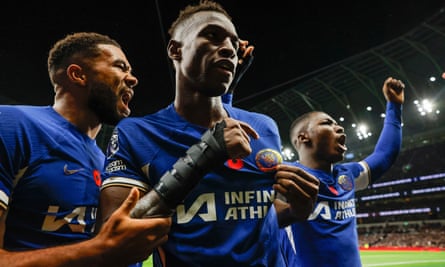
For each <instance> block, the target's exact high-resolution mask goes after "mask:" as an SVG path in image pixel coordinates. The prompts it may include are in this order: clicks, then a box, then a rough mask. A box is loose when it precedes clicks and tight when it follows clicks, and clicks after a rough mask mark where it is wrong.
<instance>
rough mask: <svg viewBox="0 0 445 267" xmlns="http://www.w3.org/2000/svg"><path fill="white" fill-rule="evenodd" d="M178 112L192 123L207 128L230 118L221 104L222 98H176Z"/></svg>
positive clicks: (199, 96) (198, 96) (197, 96)
mask: <svg viewBox="0 0 445 267" xmlns="http://www.w3.org/2000/svg"><path fill="white" fill-rule="evenodd" d="M174 105H175V109H176V112H177V113H178V114H179V115H180V116H181V117H183V118H184V119H185V120H187V121H188V122H190V123H193V124H196V125H200V126H203V127H206V128H211V127H213V126H214V125H215V124H216V123H217V122H219V121H221V120H223V119H224V118H227V117H228V114H227V112H226V111H225V110H224V107H223V105H222V102H221V97H220V96H217V97H203V96H202V95H196V96H193V97H176V98H175V103H174Z"/></svg>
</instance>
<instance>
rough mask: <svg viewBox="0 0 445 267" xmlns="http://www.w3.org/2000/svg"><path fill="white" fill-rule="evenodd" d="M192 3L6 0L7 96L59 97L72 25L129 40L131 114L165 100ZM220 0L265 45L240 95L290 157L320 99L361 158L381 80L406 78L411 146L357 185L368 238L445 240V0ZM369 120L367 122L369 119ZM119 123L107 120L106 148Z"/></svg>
mask: <svg viewBox="0 0 445 267" xmlns="http://www.w3.org/2000/svg"><path fill="white" fill-rule="evenodd" d="M188 2H190V1H174V0H165V1H156V0H153V1H148V2H140V1H139V2H136V1H134V2H131V1H130V2H129V3H128V5H126V7H122V6H113V5H111V4H106V5H101V4H99V3H88V2H85V3H82V2H80V3H79V5H78V6H77V7H70V8H65V7H62V6H61V4H60V5H59V4H50V3H45V2H31V3H27V4H23V3H21V2H19V1H14V2H13V1H5V3H4V4H3V6H4V8H3V10H7V11H8V13H9V14H10V16H8V17H6V16H2V17H1V18H0V31H1V32H2V42H0V59H1V62H2V63H3V64H2V65H1V66H0V68H1V71H0V104H33V105H49V104H51V103H52V98H53V95H52V90H51V86H50V83H49V80H48V78H47V74H46V65H45V64H46V56H47V51H48V49H49V47H50V45H51V44H52V43H53V42H54V41H55V40H57V39H59V38H60V37H62V36H63V35H65V34H66V33H68V32H73V31H80V30H87V31H99V32H102V33H106V34H109V35H111V36H112V37H115V38H116V39H117V40H118V41H119V42H120V43H121V44H122V45H123V47H124V48H125V49H126V52H127V54H128V57H129V59H130V61H131V62H133V68H134V69H135V73H136V75H137V76H138V77H139V78H140V85H139V86H138V88H137V89H136V96H135V99H134V101H133V103H132V108H133V115H134V116H139V115H142V114H146V113H151V112H154V111H155V110H157V109H159V108H162V107H163V106H165V105H167V104H168V103H170V102H171V100H172V99H173V93H174V90H173V89H172V87H173V85H172V75H171V68H170V65H169V64H168V63H167V62H168V61H167V60H166V55H165V48H164V47H165V41H166V39H165V38H166V31H167V28H168V25H169V24H170V23H171V21H172V20H173V19H174V18H175V16H176V14H177V11H178V10H179V8H181V7H183V6H184V5H185V4H186V3H188ZM219 2H220V3H222V4H223V5H224V6H225V7H226V8H227V9H228V10H229V12H230V13H231V14H232V16H233V17H234V22H235V24H237V26H238V27H239V29H240V36H241V37H243V36H246V37H247V38H248V39H249V40H250V41H251V43H252V44H253V45H255V47H256V48H255V51H254V54H255V60H254V63H253V65H252V67H251V69H249V71H248V72H247V74H246V76H245V77H244V79H243V80H242V81H241V83H240V85H239V88H238V90H237V91H236V93H235V97H234V105H235V106H239V107H242V108H246V109H248V110H252V111H257V112H261V113H265V114H268V115H270V116H271V117H272V118H274V119H275V120H276V121H277V124H278V126H279V128H280V131H281V135H282V139H283V154H285V156H286V157H288V159H293V160H296V157H295V155H294V151H293V150H292V149H291V148H290V144H289V141H288V131H287V129H288V127H289V125H290V123H291V121H292V120H293V119H294V118H295V117H296V116H298V115H299V114H302V113H304V112H306V111H310V110H323V111H325V112H327V113H329V114H331V115H332V116H333V117H334V118H335V119H337V120H338V121H339V123H340V124H342V125H344V126H345V129H346V131H347V134H348V140H347V144H348V152H347V154H346V156H347V157H346V159H345V161H352V160H354V161H356V160H360V159H362V158H363V157H364V156H366V155H368V154H369V153H371V152H372V149H373V146H374V144H375V142H376V138H377V137H378V133H379V132H380V129H381V127H382V122H383V118H382V117H381V115H380V114H381V113H382V112H384V107H385V106H384V98H383V96H382V94H381V85H382V83H383V81H384V79H385V78H386V77H387V76H388V75H392V76H394V77H397V78H399V79H401V80H403V81H404V82H405V84H406V96H407V99H406V104H405V105H404V116H403V117H404V125H403V146H402V153H401V155H400V156H399V157H398V159H397V161H396V163H395V164H394V166H392V168H391V169H390V171H389V172H388V173H386V174H385V175H384V176H383V177H382V179H381V180H379V181H378V183H376V184H374V185H372V186H370V187H368V189H366V190H363V191H360V192H358V193H357V199H356V201H357V202H356V207H357V210H356V211H357V217H358V218H357V220H358V232H359V236H360V245H361V246H362V248H363V250H372V249H394V248H397V249H399V250H403V249H405V250H406V249H417V250H425V251H426V250H428V251H431V250H433V251H444V250H445V204H444V201H443V199H444V196H445V131H444V130H445V114H443V113H444V106H445V100H444V99H445V96H444V91H445V79H443V78H442V77H441V76H442V73H444V71H445V5H444V3H443V1H423V2H421V3H419V1H366V2H364V1H361V2H359V3H354V4H348V5H344V6H343V5H340V4H338V5H337V4H335V3H330V5H325V6H320V5H318V4H315V3H312V4H311V3H295V2H297V1H281V2H278V3H277V4H276V5H271V4H270V3H258V2H257V1H250V0H246V1H242V2H240V1H228V0H225V1H224V0H222V1H219ZM166 88H169V90H165V89H166ZM425 99H426V100H428V101H426V102H425V101H424V100H425ZM365 124H366V125H367V128H366V129H365V128H361V127H360V126H361V125H365ZM111 130H112V127H111V126H107V125H105V127H103V130H102V131H101V134H100V136H99V138H98V144H99V145H100V146H101V147H102V148H105V146H106V143H107V140H108V137H109V135H110V132H111ZM442 253H443V252H442ZM442 255H443V254H442ZM444 264H445V263H444Z"/></svg>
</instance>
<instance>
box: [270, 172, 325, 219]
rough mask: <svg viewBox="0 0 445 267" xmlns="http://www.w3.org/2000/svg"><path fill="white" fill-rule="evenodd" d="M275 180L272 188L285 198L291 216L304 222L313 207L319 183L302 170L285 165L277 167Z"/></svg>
mask: <svg viewBox="0 0 445 267" xmlns="http://www.w3.org/2000/svg"><path fill="white" fill-rule="evenodd" d="M275 180H276V183H275V184H274V185H273V188H274V190H275V191H276V192H278V193H280V194H282V195H283V196H284V197H285V198H286V200H287V203H288V204H289V205H290V210H291V213H292V214H291V215H292V216H294V217H295V218H296V220H297V221H303V220H306V219H307V217H308V216H309V215H310V214H311V213H312V211H313V209H314V207H315V203H316V201H317V195H318V189H319V186H320V181H319V180H318V179H317V178H316V177H315V176H313V175H312V174H310V173H308V172H306V171H304V170H303V169H301V168H298V167H296V166H291V165H286V164H280V165H278V166H277V172H276V174H275Z"/></svg>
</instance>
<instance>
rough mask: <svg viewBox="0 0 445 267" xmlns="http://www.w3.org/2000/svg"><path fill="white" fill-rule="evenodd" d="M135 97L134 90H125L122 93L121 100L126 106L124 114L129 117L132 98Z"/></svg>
mask: <svg viewBox="0 0 445 267" xmlns="http://www.w3.org/2000/svg"><path fill="white" fill-rule="evenodd" d="M132 98H133V92H132V91H130V90H125V91H124V92H123V93H122V94H121V101H122V104H123V106H124V111H123V115H124V116H126V117H128V116H129V115H130V113H131V110H130V107H129V104H130V101H131V99H132Z"/></svg>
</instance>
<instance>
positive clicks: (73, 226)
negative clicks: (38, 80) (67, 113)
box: [0, 106, 105, 250]
mask: <svg viewBox="0 0 445 267" xmlns="http://www.w3.org/2000/svg"><path fill="white" fill-rule="evenodd" d="M104 160H105V156H104V153H103V152H102V151H101V150H100V148H99V147H98V146H97V145H96V142H95V141H94V140H92V139H90V138H89V137H88V136H87V135H85V134H83V133H81V132H80V131H79V130H78V129H77V128H76V127H75V126H74V125H72V124H71V123H69V122H68V121H67V120H65V119H64V118H63V117H62V116H60V115H59V114H58V113H57V112H55V111H54V109H53V108H52V107H50V106H47V107H32V106H0V205H1V206H2V207H3V208H5V209H7V210H8V211H7V212H8V213H7V219H6V232H5V239H4V248H5V249H9V250H22V249H30V248H43V247H49V246H55V245H60V244H67V243H72V242H74V241H80V240H85V239H88V238H91V236H92V235H93V230H94V224H95V220H96V210H97V207H98V202H99V192H100V191H99V190H100V184H101V178H100V175H101V173H100V172H101V170H102V169H103V164H104Z"/></svg>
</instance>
